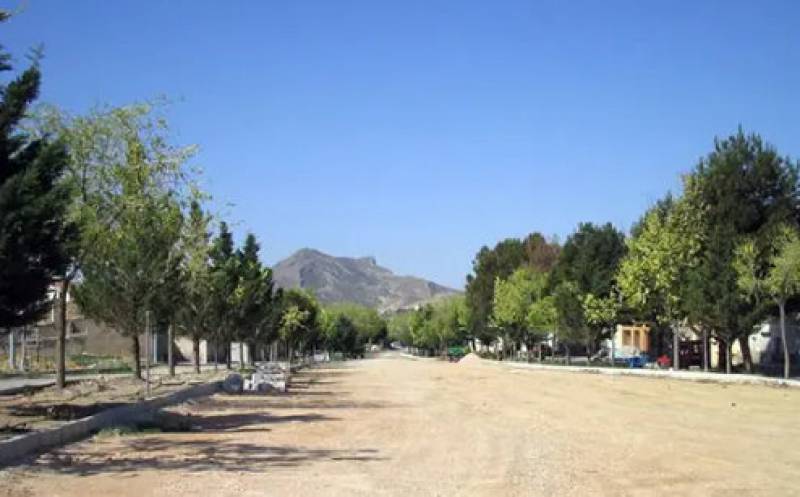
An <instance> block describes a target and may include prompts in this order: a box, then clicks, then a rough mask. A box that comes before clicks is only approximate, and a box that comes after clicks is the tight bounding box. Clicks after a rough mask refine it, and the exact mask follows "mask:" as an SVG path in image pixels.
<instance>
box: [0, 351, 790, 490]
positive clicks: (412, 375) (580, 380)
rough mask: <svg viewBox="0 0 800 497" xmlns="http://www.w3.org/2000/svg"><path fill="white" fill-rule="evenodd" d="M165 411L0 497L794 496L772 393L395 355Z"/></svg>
mask: <svg viewBox="0 0 800 497" xmlns="http://www.w3.org/2000/svg"><path fill="white" fill-rule="evenodd" d="M179 410H183V411H187V412H190V413H191V414H192V419H193V422H194V423H195V424H196V425H197V427H198V431H192V432H188V433H153V434H137V435H131V436H112V437H98V438H95V439H93V440H89V441H86V442H82V443H79V444H73V445H71V446H68V447H65V448H63V449H60V450H58V451H57V452H54V453H51V454H46V455H43V456H40V457H39V458H37V459H36V460H35V461H32V462H31V463H30V464H27V465H23V466H18V467H15V468H12V469H9V470H6V471H4V472H2V473H0V496H14V497H21V496H38V495H42V496H51V497H57V496H76V497H78V496H80V497H83V496H88V495H111V496H114V497H125V496H135V497H144V496H170V497H179V496H193V497H197V496H203V495H208V496H211V495H214V496H237V497H247V496H257V495H258V496H261V495H265V496H375V495H378V496H381V495H402V496H404V497H411V496H418V495H431V496H433V495H441V496H445V495H461V496H500V495H576V496H577V495H580V496H587V495H609V496H615V497H618V496H626V495H636V496H639V495H641V496H649V495H670V496H678V495H679V496H686V495H697V496H723V495H724V496H728V495H737V496H745V495H763V496H778V495H800V392H798V391H796V390H790V389H787V388H772V387H756V386H722V385H716V384H699V383H687V382H678V381H672V380H662V379H645V378H631V377H610V376H601V375H590V374H575V373H560V372H543V371H517V370H509V369H504V368H501V367H499V366H497V365H493V364H486V363H480V362H467V363H459V364H450V363H446V362H439V361H434V360H411V359H406V358H402V357H399V356H395V357H384V358H380V359H371V360H364V361H357V362H350V363H346V364H344V365H341V366H331V367H328V368H325V369H316V370H310V371H306V372H304V373H301V374H300V375H298V376H296V377H295V380H294V382H293V384H292V388H291V392H290V393H289V394H287V395H285V396H255V395H252V396H239V397H235V396H226V395H221V394H220V395H216V396H214V397H212V398H209V399H205V400H203V401H201V402H199V403H195V404H193V405H184V406H182V407H180V408H179Z"/></svg>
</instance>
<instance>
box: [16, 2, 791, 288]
mask: <svg viewBox="0 0 800 497" xmlns="http://www.w3.org/2000/svg"><path fill="white" fill-rule="evenodd" d="M567 4H568V5H567ZM0 5H4V6H6V7H15V6H17V5H18V3H17V2H8V1H6V0H0ZM798 26H800V2H797V1H792V0H790V1H785V2H778V1H758V2H755V1H752V0H750V1H727V0H726V1H706V2H700V1H689V0H686V1H680V0H673V1H628V2H613V1H595V2H578V1H570V2H561V1H546V2H539V1H474V2H469V1H465V0H452V1H449V2H440V1H435V0H425V1H419V2H413V1H408V0H402V1H395V2H388V1H374V0H367V1H363V2H350V1H338V0H337V1H334V0H319V1H301V0H297V1H294V0H292V1H285V0H283V1H277V0H276V1H255V0H253V1H247V2H246V1H222V0H220V1H217V2H201V1H196V0H191V1H189V0H186V1H176V0H171V1H149V2H148V1H135V2H134V1H122V0H114V1H109V0H95V1H88V0H87V1H81V0H76V1H69V2H68V1H64V0H51V1H45V0H28V1H27V2H25V3H24V11H23V12H22V13H21V14H20V15H19V16H17V17H16V18H15V19H13V20H12V22H11V23H10V24H8V25H6V26H3V27H2V28H0V30H2V31H1V32H2V35H1V36H0V42H2V43H3V44H4V45H5V46H6V47H7V48H8V49H10V50H11V51H12V52H13V53H14V54H15V55H16V56H18V58H19V59H20V60H23V59H22V55H23V54H24V52H25V51H26V50H27V48H29V47H31V46H33V45H36V44H39V43H42V44H44V47H45V54H46V55H45V57H46V58H45V60H44V62H43V70H44V85H43V91H42V99H43V100H45V101H48V102H51V103H55V104H57V105H60V106H62V107H65V108H67V109H69V110H70V111H73V112H81V111H83V110H86V109H88V108H89V107H91V106H92V105H94V104H103V103H110V104H114V105H117V104H125V103H128V102H132V101H136V100H142V99H149V98H153V97H157V96H159V95H166V96H168V97H171V98H173V99H176V100H178V102H177V103H176V104H175V105H174V106H173V107H172V110H171V111H170V114H171V124H172V125H173V127H174V129H175V131H176V133H175V137H176V141H177V142H179V143H183V144H189V143H197V144H199V145H200V147H201V152H200V154H199V156H198V158H197V162H198V163H199V164H201V165H202V166H203V167H204V169H205V171H206V175H205V176H206V179H205V184H206V187H207V189H208V190H209V191H210V192H211V193H212V194H213V195H214V197H215V199H216V202H217V205H218V206H221V205H224V203H226V202H230V203H232V204H234V205H233V206H232V207H230V208H229V209H228V213H229V214H228V217H229V218H230V219H232V220H234V221H238V223H239V224H238V227H237V232H238V234H239V236H240V238H241V235H242V234H243V233H244V231H245V230H252V231H253V232H255V233H256V235H257V236H258V237H259V239H260V240H261V241H262V246H263V253H264V256H265V259H266V261H267V262H269V263H273V262H276V261H277V260H279V259H281V258H283V257H286V256H288V255H289V254H291V253H292V252H294V251H295V250H296V249H299V248H302V247H306V246H308V247H314V248H317V249H320V250H323V251H326V252H329V253H332V254H334V255H350V256H362V255H374V256H375V257H377V259H378V263H379V264H382V265H385V266H387V267H389V268H391V269H393V270H395V271H396V272H398V273H403V274H415V275H419V276H423V277H427V278H431V279H433V280H435V281H437V282H440V283H444V284H448V285H451V286H457V287H460V286H462V285H463V282H464V276H465V275H466V274H467V272H468V271H469V269H470V267H471V260H472V258H473V256H474V254H475V252H476V251H477V250H478V249H479V248H480V247H481V245H484V244H494V243H495V242H496V241H498V240H499V239H501V238H505V237H509V236H522V235H524V234H526V233H528V232H530V231H541V232H543V233H545V234H548V235H558V236H559V237H560V238H561V239H562V240H563V238H564V237H565V236H566V235H567V234H569V232H570V231H571V230H572V229H574V227H575V226H576V224H577V223H578V222H580V221H596V222H605V221H611V222H613V223H614V224H616V225H617V226H618V227H620V228H622V229H626V230H627V229H628V228H629V227H630V225H631V223H632V222H633V221H635V220H636V219H637V218H638V217H639V215H640V214H641V213H642V211H643V210H644V209H645V208H646V207H647V206H648V205H649V204H651V203H652V202H654V201H655V200H656V199H658V198H659V197H661V196H662V195H663V194H664V193H665V192H667V191H668V190H676V189H678V188H679V185H680V174H681V173H683V172H686V171H688V170H689V169H690V168H691V167H692V166H693V165H694V164H695V162H696V161H697V159H698V158H699V157H700V156H701V155H704V154H705V153H707V152H708V151H709V150H710V149H711V147H712V146H713V139H714V136H715V135H727V134H730V133H731V132H733V131H735V130H736V127H737V126H738V125H739V124H741V125H742V126H743V127H744V128H745V129H746V130H754V131H758V132H760V133H761V134H762V135H763V136H764V137H765V138H766V139H767V140H768V141H769V142H771V143H772V144H774V145H775V146H776V147H777V148H778V149H779V150H780V151H781V152H782V153H784V154H788V155H791V156H793V157H795V158H796V157H798V156H800V30H799V29H798Z"/></svg>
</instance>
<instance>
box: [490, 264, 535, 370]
mask: <svg viewBox="0 0 800 497" xmlns="http://www.w3.org/2000/svg"><path fill="white" fill-rule="evenodd" d="M546 285H547V277H546V275H545V274H542V273H539V272H535V271H533V270H531V269H527V268H522V269H517V270H516V271H514V272H513V273H511V275H510V276H509V277H508V278H507V279H505V280H502V279H500V278H498V279H497V280H496V281H495V290H494V306H493V315H494V319H495V323H496V324H497V326H498V327H499V328H500V329H502V330H504V332H505V336H506V341H514V342H518V343H524V344H525V345H526V347H527V349H528V359H529V360H530V351H531V349H532V348H533V346H534V344H535V343H536V342H538V341H539V340H540V339H541V338H542V335H541V331H543V330H542V329H541V328H538V327H531V326H530V324H531V322H532V321H533V322H534V323H538V324H543V323H544V321H545V320H546V317H545V319H542V318H543V317H544V316H540V315H539V314H538V312H542V311H545V309H542V308H539V309H536V310H534V309H533V308H534V305H535V304H536V303H537V302H539V301H541V300H542V299H543V298H544V291H545V288H546ZM534 311H538V312H534ZM532 312H533V313H532ZM540 319H542V320H541V321H539V320H540Z"/></svg>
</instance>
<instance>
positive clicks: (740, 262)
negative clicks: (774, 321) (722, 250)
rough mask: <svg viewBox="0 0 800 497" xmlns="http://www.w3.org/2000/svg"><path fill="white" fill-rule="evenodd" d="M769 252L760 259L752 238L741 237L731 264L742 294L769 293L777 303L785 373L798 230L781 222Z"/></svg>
mask: <svg viewBox="0 0 800 497" xmlns="http://www.w3.org/2000/svg"><path fill="white" fill-rule="evenodd" d="M770 242H771V247H770V255H769V256H768V257H767V259H766V264H765V265H762V264H761V263H760V262H761V260H760V258H759V254H758V250H757V248H756V243H755V240H754V239H752V238H750V239H746V240H745V241H743V242H742V243H741V244H740V245H739V247H737V249H736V257H735V259H734V268H735V270H736V273H737V275H738V278H737V283H738V285H739V288H740V289H741V290H742V291H743V292H744V294H745V295H746V296H747V297H748V298H750V299H754V300H756V301H757V300H758V299H759V298H760V297H761V296H767V297H771V298H772V299H773V300H774V301H775V303H776V304H777V305H778V308H779V312H780V317H781V320H780V323H781V341H782V342H783V352H784V377H786V378H788V377H789V374H790V370H791V368H790V363H789V360H790V352H789V344H788V339H787V336H786V309H785V308H786V302H787V301H788V300H789V299H790V298H793V297H795V296H797V295H798V294H800V233H798V231H797V228H795V227H792V226H788V225H781V226H779V227H777V229H776V230H775V233H774V235H773V236H772V237H771V239H770Z"/></svg>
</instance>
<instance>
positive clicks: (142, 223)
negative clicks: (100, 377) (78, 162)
mask: <svg viewBox="0 0 800 497" xmlns="http://www.w3.org/2000/svg"><path fill="white" fill-rule="evenodd" d="M141 112H142V110H141V109H135V108H134V109H124V108H123V109H114V110H112V111H111V112H109V113H107V114H103V115H99V116H95V117H96V119H97V121H99V122H101V123H102V124H103V125H102V126H99V125H98V126H99V128H102V129H104V130H106V131H107V133H106V134H104V135H103V136H102V137H100V136H98V137H96V139H97V142H96V143H95V145H96V146H97V147H100V148H102V150H98V151H97V155H98V156H103V157H108V158H112V157H113V158H114V160H113V162H110V163H108V164H106V166H105V167H104V169H103V174H102V179H101V180H100V185H101V187H100V188H98V189H97V190H95V191H93V193H92V202H88V203H84V204H82V205H81V209H82V216H81V221H82V225H81V227H80V228H81V236H82V237H85V238H84V242H86V241H87V240H91V245H89V244H87V245H85V246H83V248H82V260H81V274H82V281H81V282H80V284H79V285H77V286H76V287H75V289H74V293H75V298H76V300H77V302H78V304H79V305H80V307H81V309H82V310H83V312H84V313H85V314H86V315H87V316H89V317H91V318H93V319H96V320H98V321H102V322H105V323H108V324H110V325H112V326H113V327H114V328H115V329H117V330H118V331H119V332H120V333H122V334H124V335H127V336H130V337H132V339H133V342H134V343H133V350H132V352H133V354H134V355H135V356H138V342H137V341H136V338H135V337H136V336H137V335H138V334H139V333H141V332H142V331H143V330H144V324H145V323H144V321H145V319H144V315H145V311H147V310H154V309H156V308H158V307H162V308H164V305H163V303H164V300H165V299H164V298H163V297H164V294H165V293H168V292H169V291H170V290H171V288H170V284H169V283H170V282H171V281H172V280H173V278H174V275H175V273H176V272H177V271H179V269H180V263H181V259H182V253H181V251H180V245H181V244H180V241H181V233H182V230H183V213H182V208H183V207H184V205H185V204H184V201H185V197H184V194H185V193H186V192H187V191H189V187H188V185H187V184H186V177H187V174H188V173H187V171H186V167H185V161H186V159H187V158H188V157H187V155H186V153H185V150H184V149H175V148H173V147H169V146H167V145H166V142H165V141H164V139H163V136H161V135H158V134H155V135H154V134H151V133H149V130H150V129H152V127H151V126H150V125H148V124H146V123H149V121H147V119H146V117H147V116H146V114H142V113H141ZM95 124H97V122H96V121H91V125H89V126H90V127H92V128H93V129H94V128H96V127H95V126H94V125H95ZM153 126H155V125H153ZM159 129H160V128H159ZM101 138H103V141H101V140H100V139H101ZM153 322H155V321H153ZM135 362H136V365H137V375H138V374H139V370H138V360H137V361H135Z"/></svg>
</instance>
